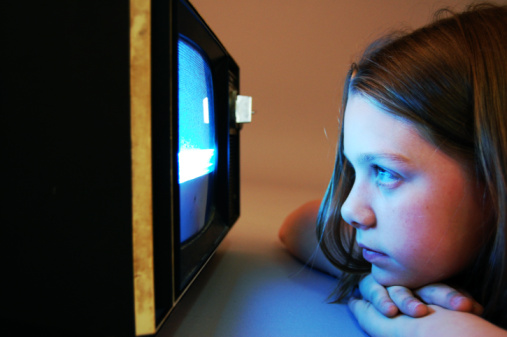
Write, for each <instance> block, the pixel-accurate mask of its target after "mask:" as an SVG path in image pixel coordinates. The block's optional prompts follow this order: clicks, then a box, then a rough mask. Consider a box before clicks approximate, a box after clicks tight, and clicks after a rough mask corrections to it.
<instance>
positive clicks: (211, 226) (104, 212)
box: [0, 0, 251, 336]
mask: <svg viewBox="0 0 507 337" xmlns="http://www.w3.org/2000/svg"><path fill="white" fill-rule="evenodd" d="M0 9H1V11H2V12H3V13H9V14H8V15H6V16H5V19H3V20H2V22H1V27H2V31H3V32H5V33H6V34H4V35H5V37H4V41H3V43H2V45H3V46H2V53H1V56H0V58H1V62H0V111H1V113H0V128H1V132H0V134H1V136H0V137H2V142H1V144H2V145H1V147H2V154H3V158H4V159H3V165H2V173H3V174H2V176H3V177H4V183H3V184H2V185H3V187H2V189H1V191H2V199H3V200H4V202H3V205H2V211H1V212H0V224H1V226H0V227H1V234H0V240H1V241H0V242H1V244H0V246H1V248H0V249H1V252H2V256H3V258H4V261H5V263H3V266H2V275H3V276H2V278H1V279H2V282H1V286H0V289H1V290H0V291H1V294H0V298H1V301H2V304H1V305H2V307H3V309H4V310H2V312H3V313H2V317H1V323H2V331H10V332H18V333H19V334H23V333H24V334H26V333H28V334H32V335H37V336H40V335H48V336H56V335H66V336H142V335H154V334H156V333H157V332H158V331H159V330H160V328H161V326H162V325H163V324H164V322H165V320H166V318H167V317H168V315H170V313H171V311H172V309H173V308H174V306H175V305H176V304H177V303H178V301H179V300H180V299H181V297H182V296H183V295H184V293H185V292H186V290H187V289H188V288H189V287H190V286H191V284H192V282H193V280H194V279H195V278H196V277H198V275H199V273H200V271H201V270H202V269H203V268H204V267H205V265H206V263H207V262H208V261H209V259H210V258H211V257H212V255H213V253H214V251H215V250H216V249H217V247H218V245H219V244H220V242H221V241H222V239H223V238H224V237H225V235H226V234H227V233H228V231H229V230H230V228H231V227H232V226H233V224H234V223H235V222H236V221H237V219H238V217H239V214H240V184H239V183H240V168H239V154H240V153H239V152H240V130H241V128H242V127H241V125H242V122H248V121H250V113H251V99H250V98H249V97H246V96H241V95H239V68H238V66H237V64H236V63H235V61H234V59H233V58H232V57H231V55H230V54H229V53H228V52H227V50H226V49H225V48H224V46H223V45H222V44H221V43H220V41H219V40H218V38H217V37H216V35H215V34H214V33H213V32H212V31H211V29H210V28H209V27H208V26H207V25H206V23H205V22H204V20H203V19H202V17H200V16H199V14H198V13H197V11H196V10H195V8H194V7H193V6H192V5H191V4H190V3H189V2H187V1H185V0H151V1H147V0H130V1H99V0H86V1H85V0H76V1H51V2H41V1H23V2H19V1H5V2H2V3H1V4H0ZM231 29H233V28H232V27H231Z"/></svg>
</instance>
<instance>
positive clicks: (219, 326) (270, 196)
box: [159, 183, 367, 337]
mask: <svg viewBox="0 0 507 337" xmlns="http://www.w3.org/2000/svg"><path fill="white" fill-rule="evenodd" d="M322 193H323V191H314V190H304V189H298V188H297V187H291V188H287V187H277V186H266V185H262V184H255V183H243V185H242V191H241V198H242V200H241V206H242V209H241V217H240V219H239V220H238V222H237V223H236V224H235V225H234V227H233V228H232V229H231V231H230V233H229V234H228V236H227V237H226V238H225V239H224V241H223V242H222V244H221V245H220V247H219V248H218V250H217V252H216V253H215V255H214V256H213V258H212V259H211V260H210V262H209V264H208V266H207V267H206V268H205V269H204V270H203V271H202V272H201V274H200V275H199V277H198V278H197V280H196V281H195V282H194V284H193V285H192V286H191V288H190V289H189V290H188V292H187V293H186V294H185V295H184V296H183V298H182V299H181V301H180V302H179V303H178V305H177V306H176V308H175V309H174V310H173V312H172V313H171V315H170V316H169V318H168V320H167V321H166V323H165V324H164V326H163V327H162V328H161V330H160V332H159V336H164V337H165V336H171V337H173V336H174V337H180V336H220V337H228V336H231V337H232V336H234V337H249V336H252V337H254V336H255V337H259V336H262V337H270V336H277V337H280V336H291V337H297V336H347V337H354V336H360V337H364V336H367V335H366V334H365V333H364V332H362V330H361V329H360V328H359V327H358V326H357V323H356V321H355V319H354V318H353V317H352V316H351V314H350V312H349V311H348V309H347V307H346V305H343V304H330V303H329V300H328V296H329V295H330V293H331V292H332V291H333V289H334V287H335V286H336V279H334V278H333V277H331V276H329V275H327V274H324V273H321V272H318V271H315V270H312V269H310V268H308V267H305V266H304V265H303V264H302V263H300V262H299V261H297V260H295V259H294V258H293V257H292V256H290V255H289V254H288V253H287V252H286V251H285V250H284V248H283V246H282V245H281V243H280V242H279V241H278V237H277V232H278V228H279V227H280V225H281V223H282V221H283V219H284V218H285V216H286V215H287V214H288V213H289V212H290V211H291V210H293V209H295V208H296V207H297V206H299V205H301V204H302V203H304V202H305V201H308V200H312V199H316V198H320V197H321V194H322Z"/></svg>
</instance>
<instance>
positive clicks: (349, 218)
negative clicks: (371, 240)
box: [341, 183, 376, 229]
mask: <svg viewBox="0 0 507 337" xmlns="http://www.w3.org/2000/svg"><path fill="white" fill-rule="evenodd" d="M369 195H370V194H369V193H368V191H367V189H365V188H361V185H359V184H356V183H354V186H353V187H352V190H351V191H350V193H349V195H348V197H347V199H346V200H345V202H344V203H343V204H342V208H341V215H342V218H343V220H345V222H347V223H348V224H349V225H351V226H353V227H355V228H356V229H368V228H371V227H373V226H375V223H376V218H375V212H374V211H373V209H372V208H371V203H370V200H369Z"/></svg>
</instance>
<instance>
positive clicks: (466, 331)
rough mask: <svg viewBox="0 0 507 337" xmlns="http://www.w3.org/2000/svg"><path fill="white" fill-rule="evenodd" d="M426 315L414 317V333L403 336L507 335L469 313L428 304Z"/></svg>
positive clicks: (484, 336)
mask: <svg viewBox="0 0 507 337" xmlns="http://www.w3.org/2000/svg"><path fill="white" fill-rule="evenodd" d="M430 310H431V311H432V312H431V313H430V314H429V315H428V316H426V317H423V318H415V320H416V322H417V321H418V324H416V325H415V327H414V331H413V333H414V334H406V335H404V336H418V337H448V336H461V337H486V336H487V337H507V331H506V330H503V329H501V328H499V327H497V326H496V325H494V324H491V323H490V322H488V321H486V320H485V319H483V318H481V317H479V316H477V315H474V314H471V313H464V312H458V311H451V310H446V309H442V308H440V307H437V306H433V305H431V306H430Z"/></svg>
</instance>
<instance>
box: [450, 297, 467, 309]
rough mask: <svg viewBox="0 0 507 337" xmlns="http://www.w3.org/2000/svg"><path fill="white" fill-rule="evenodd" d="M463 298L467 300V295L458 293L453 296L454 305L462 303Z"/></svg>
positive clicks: (452, 302)
mask: <svg viewBox="0 0 507 337" xmlns="http://www.w3.org/2000/svg"><path fill="white" fill-rule="evenodd" d="M463 300H465V297H463V296H461V295H456V296H453V298H451V304H452V305H453V306H456V307H457V306H459V305H460V304H461V302H463Z"/></svg>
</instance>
